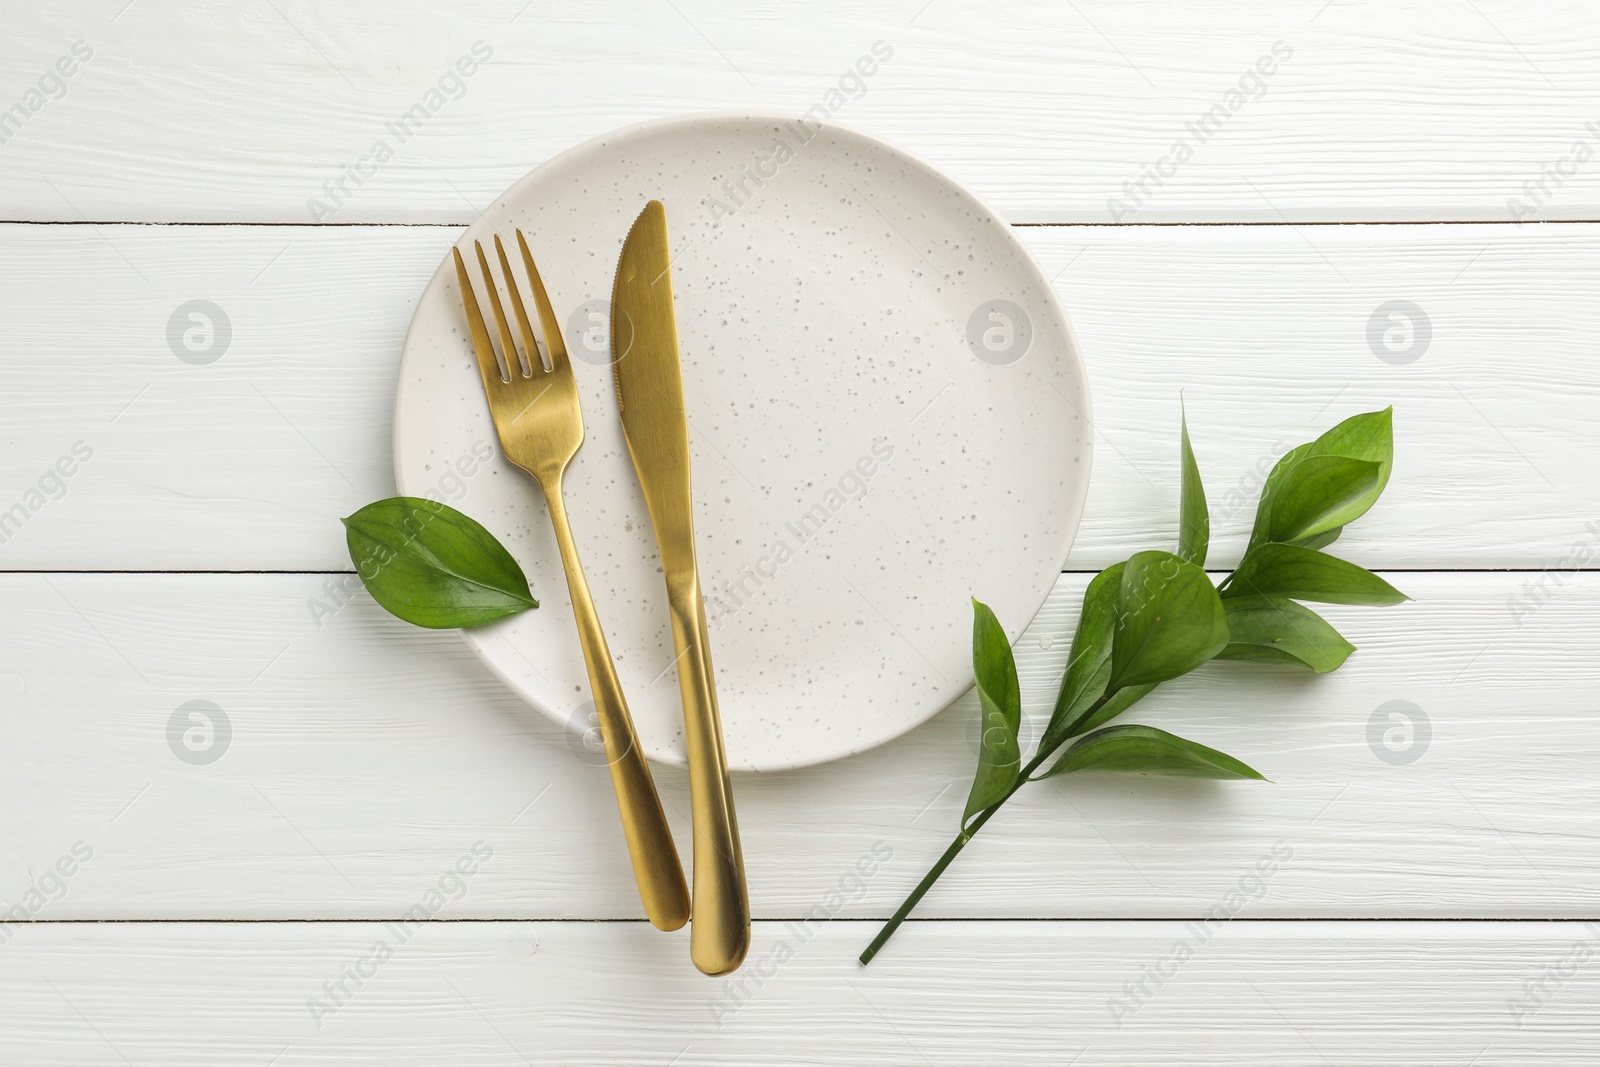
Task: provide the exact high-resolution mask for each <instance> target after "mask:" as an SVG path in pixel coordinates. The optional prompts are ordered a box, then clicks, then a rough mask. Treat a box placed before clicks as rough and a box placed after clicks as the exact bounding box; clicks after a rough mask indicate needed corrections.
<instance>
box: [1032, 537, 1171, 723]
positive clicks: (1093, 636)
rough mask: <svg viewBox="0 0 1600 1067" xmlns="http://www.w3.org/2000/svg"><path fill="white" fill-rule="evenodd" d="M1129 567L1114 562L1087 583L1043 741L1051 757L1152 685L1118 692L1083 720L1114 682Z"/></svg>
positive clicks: (1109, 717) (1133, 687)
mask: <svg viewBox="0 0 1600 1067" xmlns="http://www.w3.org/2000/svg"><path fill="white" fill-rule="evenodd" d="M1124 566H1125V564H1122V563H1113V564H1112V565H1111V566H1109V567H1107V568H1106V569H1105V570H1103V571H1101V572H1100V573H1099V574H1097V575H1095V576H1094V577H1093V578H1092V579H1090V581H1089V588H1087V589H1085V590H1084V593H1083V607H1082V609H1080V610H1079V612H1078V629H1077V632H1076V633H1074V634H1073V635H1072V652H1071V654H1070V656H1069V657H1068V659H1067V670H1066V673H1065V674H1064V675H1062V677H1061V691H1060V693H1059V694H1057V696H1056V707H1055V711H1054V712H1053V713H1052V714H1051V716H1050V725H1048V726H1046V727H1045V729H1044V736H1043V737H1042V738H1040V739H1039V750H1040V751H1041V752H1048V751H1049V750H1050V749H1052V748H1054V747H1056V745H1058V744H1060V743H1061V742H1062V741H1065V740H1066V739H1067V738H1069V737H1076V736H1077V735H1078V734H1081V733H1083V732H1084V731H1086V730H1090V729H1093V728H1094V727H1095V726H1096V725H1098V724H1099V723H1102V722H1106V721H1108V720H1110V719H1112V718H1114V717H1116V716H1117V715H1120V714H1122V713H1123V712H1124V711H1126V710H1127V709H1128V708H1130V707H1132V706H1133V704H1134V703H1135V702H1136V701H1138V700H1139V698H1140V697H1143V696H1144V695H1145V694H1146V693H1148V692H1150V690H1152V689H1154V688H1155V686H1154V685H1139V686H1130V687H1129V688H1126V689H1123V690H1120V691H1119V692H1118V693H1117V694H1116V695H1115V696H1113V697H1112V698H1111V699H1110V700H1109V701H1107V702H1106V704H1105V706H1104V707H1102V708H1101V709H1100V710H1099V711H1097V712H1095V714H1094V716H1093V717H1092V718H1089V719H1085V718H1084V716H1085V715H1086V714H1087V713H1088V711H1089V709H1090V708H1091V707H1092V706H1093V705H1094V702H1095V701H1096V700H1099V699H1100V697H1101V696H1102V695H1103V694H1104V693H1105V691H1106V682H1107V681H1109V680H1110V678H1111V639H1112V633H1113V631H1114V629H1115V627H1116V620H1117V595H1118V593H1119V591H1120V590H1121V588H1122V569H1123V567H1124Z"/></svg>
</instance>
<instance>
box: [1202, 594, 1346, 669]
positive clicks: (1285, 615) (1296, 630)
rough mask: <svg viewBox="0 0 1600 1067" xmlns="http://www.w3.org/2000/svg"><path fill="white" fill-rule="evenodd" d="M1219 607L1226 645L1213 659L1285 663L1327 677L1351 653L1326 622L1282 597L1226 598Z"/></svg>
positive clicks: (1303, 607)
mask: <svg viewBox="0 0 1600 1067" xmlns="http://www.w3.org/2000/svg"><path fill="white" fill-rule="evenodd" d="M1222 608H1223V610H1224V611H1226V612H1227V614H1228V647H1227V648H1224V649H1223V650H1222V651H1221V652H1219V653H1217V658H1218V659H1239V660H1251V661H1254V662H1257V663H1286V664H1289V665H1290V666H1292V667H1304V668H1309V669H1310V670H1313V671H1316V672H1317V673H1318V674H1327V673H1328V672H1329V671H1332V670H1336V669H1338V667H1339V665H1340V664H1342V663H1343V662H1344V661H1345V660H1346V659H1347V658H1349V656H1350V653H1352V652H1354V651H1355V650H1356V646H1355V645H1352V644H1351V643H1350V642H1348V641H1346V640H1345V639H1344V638H1343V637H1341V636H1339V631H1338V630H1335V629H1334V628H1333V627H1332V626H1330V625H1328V620H1326V619H1324V618H1323V617H1322V616H1321V615H1318V614H1317V613H1316V612H1314V611H1312V610H1311V609H1310V608H1308V607H1306V606H1305V605H1303V604H1296V603H1295V602H1294V601H1292V600H1287V599H1285V598H1283V597H1278V596H1251V597H1229V598H1226V599H1224V600H1223V602H1222Z"/></svg>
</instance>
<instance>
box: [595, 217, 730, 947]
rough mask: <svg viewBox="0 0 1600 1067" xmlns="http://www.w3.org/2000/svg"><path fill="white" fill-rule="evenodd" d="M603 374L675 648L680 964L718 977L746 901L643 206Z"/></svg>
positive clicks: (652, 232) (657, 277) (675, 371)
mask: <svg viewBox="0 0 1600 1067" xmlns="http://www.w3.org/2000/svg"><path fill="white" fill-rule="evenodd" d="M611 372H612V375H613V376H614V377H615V379H616V385H617V406H618V408H619V409H620V411H621V413H622V433H623V436H624V437H626V438H627V441H628V454H629V455H630V456H632V457H633V469H634V471H635V472H636V473H637V474H638V476H639V487H640V488H641V489H643V490H644V499H645V504H646V505H647V506H648V508H649V509H650V523H651V525H652V526H654V527H655V532H656V545H657V547H658V548H659V549H660V550H661V569H662V571H663V572H664V573H665V575H666V579H667V605H668V609H669V612H670V614H671V617H672V643H673V645H674V647H675V648H676V650H677V654H678V658H677V660H676V664H677V668H678V690H679V693H680V694H681V696H682V698H683V722H684V738H685V741H686V742H687V745H688V749H689V801H690V805H691V806H692V808H693V810H694V902H693V904H692V906H691V909H690V911H691V915H692V916H693V918H692V923H693V925H692V927H691V928H690V934H689V955H690V957H691V958H692V959H693V960H694V965H695V966H696V967H698V968H700V970H702V971H704V972H705V973H706V974H711V975H718V974H727V973H728V972H729V971H732V970H734V969H735V968H737V967H738V966H739V964H740V963H742V962H743V961H744V956H745V953H746V952H747V951H749V948H750V896H749V892H748V890H747V889H746V887H745V879H744V854H743V852H742V851H741V850H740V848H739V827H738V823H737V822H736V821H735V819H734V814H733V790H732V787H731V786H730V784H729V782H728V760H727V756H726V754H725V753H724V751H723V745H722V723H721V721H720V720H719V719H718V717H717V691H716V686H715V684H714V683H713V680H712V671H711V647H710V643H709V642H708V641H707V640H706V611H705V604H704V603H703V602H702V600H701V596H700V576H699V572H698V570H697V568H696V566H695V558H694V515H693V508H692V505H691V502H690V495H689V424H688V421H687V418H686V416H685V414H684V407H683V377H682V373H681V371H680V369H679V366H678V327H677V320H676V318H675V317H674V315H673V311H672V273H671V257H670V255H669V254H668V250H667V212H666V208H664V207H662V206H661V202H660V201H659V200H652V201H650V203H649V204H647V205H645V209H644V211H643V212H642V213H641V214H640V215H639V217H638V219H636V220H635V221H634V224H633V228H632V229H631V230H629V231H628V239H627V240H626V241H625V242H624V243H623V245H622V257H621V259H619V260H618V261H617V278H616V282H615V284H614V286H613V288H612V291H611Z"/></svg>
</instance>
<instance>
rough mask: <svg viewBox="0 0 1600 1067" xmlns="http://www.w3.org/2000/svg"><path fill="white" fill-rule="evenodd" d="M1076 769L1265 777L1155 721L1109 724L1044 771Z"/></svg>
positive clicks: (1067, 751) (1191, 776) (1179, 774)
mask: <svg viewBox="0 0 1600 1067" xmlns="http://www.w3.org/2000/svg"><path fill="white" fill-rule="evenodd" d="M1078 771H1131V772H1133V773H1135V774H1164V775H1171V776H1174V777H1178V778H1234V779H1237V778H1248V779H1253V780H1255V781H1258V782H1264V781H1266V779H1265V778H1264V777H1262V775H1261V774H1260V773H1259V772H1257V771H1256V770H1254V769H1252V768H1251V767H1248V766H1246V765H1245V764H1243V763H1240V762H1239V761H1238V760H1236V759H1234V758H1233V757H1232V756H1230V755H1228V754H1226V753H1223V752H1218V751H1217V750H1216V749H1214V748H1207V747H1206V746H1205V745H1200V744H1196V743H1195V742H1193V741H1186V740H1184V739H1183V738H1181V737H1178V736H1177V735H1175V734H1169V733H1167V731H1165V730H1158V729H1156V728H1155V727H1154V726H1108V727H1107V728H1106V729H1104V730H1101V731H1099V732H1098V733H1092V734H1090V735H1089V736H1088V737H1085V738H1083V739H1082V740H1080V741H1077V742H1075V743H1074V744H1073V746H1072V747H1071V748H1069V749H1067V750H1066V752H1064V753H1062V755H1061V758H1060V759H1059V760H1057V761H1056V763H1055V766H1053V767H1051V768H1050V770H1049V771H1048V772H1046V773H1045V775H1044V777H1046V778H1049V777H1051V776H1052V775H1057V774H1074V773H1076V772H1078Z"/></svg>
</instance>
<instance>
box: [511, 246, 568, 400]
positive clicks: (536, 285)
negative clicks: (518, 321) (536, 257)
mask: <svg viewBox="0 0 1600 1067" xmlns="http://www.w3.org/2000/svg"><path fill="white" fill-rule="evenodd" d="M517 244H518V245H519V246H520V247H521V248H522V265H523V266H524V267H526V268H527V269H528V284H529V285H530V286H531V287H532V288H533V303H534V306H535V307H537V308H538V309H539V328H540V329H541V330H543V331H544V347H545V350H546V351H548V352H549V353H550V369H551V371H559V370H571V368H572V364H571V363H570V362H569V361H568V360H567V343H566V342H565V341H564V340H562V338H561V326H560V324H559V323H557V322H556V313H555V309H554V308H552V307H551V306H550V297H549V295H548V294H546V293H545V291H544V279H542V278H540V277H539V268H538V267H535V266H534V265H533V253H532V252H529V251H528V239H527V238H526V237H524V236H522V231H521V230H518V231H517Z"/></svg>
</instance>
